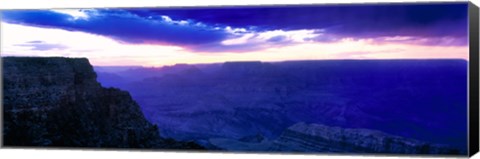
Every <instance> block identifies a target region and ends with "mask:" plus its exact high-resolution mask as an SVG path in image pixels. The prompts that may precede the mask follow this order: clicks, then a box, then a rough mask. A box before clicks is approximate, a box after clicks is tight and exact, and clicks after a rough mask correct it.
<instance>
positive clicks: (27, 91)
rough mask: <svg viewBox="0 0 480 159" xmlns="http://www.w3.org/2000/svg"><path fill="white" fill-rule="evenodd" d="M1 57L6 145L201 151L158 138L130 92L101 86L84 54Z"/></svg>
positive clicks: (155, 127) (155, 128)
mask: <svg viewBox="0 0 480 159" xmlns="http://www.w3.org/2000/svg"><path fill="white" fill-rule="evenodd" d="M2 60H3V87H4V88H3V111H4V112H3V113H4V117H3V139H4V140H3V141H4V145H5V146H61V147H64V146H66V147H107V148H181V149H183V148H185V149H201V147H200V146H198V145H197V144H195V143H187V142H176V141H174V140H169V139H163V138H161V137H160V136H159V133H158V128H157V126H156V125H153V124H151V123H149V122H148V121H147V120H146V119H145V117H144V115H143V114H142V112H141V110H140V107H139V106H138V105H137V103H136V102H135V101H134V100H133V99H132V98H131V96H130V94H129V93H128V92H126V91H122V90H119V89H116V88H103V87H101V86H100V84H99V83H98V82H97V81H96V74H95V72H94V71H93V68H92V66H91V65H90V64H89V62H88V60H87V59H86V58H82V59H73V58H51V57H50V58H28V57H5V58H2Z"/></svg>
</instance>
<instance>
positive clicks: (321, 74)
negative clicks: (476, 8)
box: [0, 3, 469, 155]
mask: <svg viewBox="0 0 480 159" xmlns="http://www.w3.org/2000/svg"><path fill="white" fill-rule="evenodd" d="M0 13H1V38H2V39H1V44H2V45H1V56H2V71H3V72H2V80H3V90H2V92H3V97H2V104H3V105H2V110H3V116H2V120H3V123H2V124H3V125H2V134H3V136H2V137H3V146H8V147H17V146H19V147H46V148H49V147H56V148H58V147H60V148H128V149H141V150H189V151H207V152H216V151H221V152H268V153H340V154H341V153H354V154H435V155H465V154H467V151H468V142H467V140H468V137H467V121H468V119H467V96H468V91H467V87H468V83H467V77H468V72H467V71H468V64H469V49H468V47H469V45H468V3H426V4H420V3H418V4H415V3H413V4H348V5H347V4H344V5H290V6H281V5H277V6H222V7H176V8H168V7H165V8H96V9H46V10H38V9H36V10H3V11H1V12H0Z"/></svg>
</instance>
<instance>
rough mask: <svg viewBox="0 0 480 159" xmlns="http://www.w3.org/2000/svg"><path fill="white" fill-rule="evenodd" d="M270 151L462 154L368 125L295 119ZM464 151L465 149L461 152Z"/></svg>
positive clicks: (443, 146) (445, 147) (274, 142)
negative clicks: (347, 125) (331, 124)
mask: <svg viewBox="0 0 480 159" xmlns="http://www.w3.org/2000/svg"><path fill="white" fill-rule="evenodd" d="M269 150H270V151H281V152H315V153H318V152H336V153H388V154H392V153H393V154H461V153H462V152H460V151H459V150H456V149H453V148H450V147H448V146H445V145H436V144H429V143H426V142H421V141H417V140H413V139H407V138H403V137H399V136H393V135H390V134H386V133H383V132H380V131H374V130H368V129H348V128H347V129H345V128H340V127H329V126H325V125H320V124H305V123H297V124H295V125H293V126H291V127H289V128H288V129H287V130H286V131H284V132H283V134H282V135H281V136H280V137H279V138H278V139H277V140H275V141H273V144H272V145H271V147H270V149H269ZM463 153H464V152H463Z"/></svg>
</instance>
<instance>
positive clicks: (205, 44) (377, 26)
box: [2, 2, 468, 52]
mask: <svg viewBox="0 0 480 159" xmlns="http://www.w3.org/2000/svg"><path fill="white" fill-rule="evenodd" d="M85 13H86V14H87V15H89V16H88V18H75V17H72V16H70V15H68V14H62V13H58V12H53V11H49V10H11V11H2V17H3V18H2V21H5V22H8V23H15V24H21V25H29V26H37V27H44V28H59V29H64V30H69V31H81V32H87V33H92V34H97V35H102V36H106V37H110V38H113V39H115V40H117V41H119V42H123V43H132V44H145V43H149V44H166V45H175V46H181V47H184V48H186V49H190V50H192V51H200V52H221V51H234V52H242V51H251V50H255V49H262V48H265V45H263V44H262V43H267V44H272V43H282V44H287V43H288V42H289V39H288V37H285V36H275V37H271V38H269V39H267V40H266V41H256V42H257V43H246V44H240V45H231V46H227V45H224V44H222V41H224V40H227V39H231V38H238V37H241V36H243V35H244V34H246V33H254V34H256V33H260V32H263V31H271V30H282V31H289V30H300V29H312V30H321V34H320V32H317V34H318V36H317V37H315V38H309V39H306V40H312V41H316V42H332V41H333V42H334V41H337V40H339V39H341V38H345V37H351V38H374V39H375V38H377V39H378V38H380V39H381V37H389V36H412V37H416V38H433V39H442V38H443V37H448V38H453V39H454V40H453V41H455V45H466V44H467V42H466V40H467V38H466V37H467V34H468V32H467V3H463V2H462V3H430V4H371V5H358V4H357V5H319V6H316V5H310V6H257V7H249V6H244V7H210V8H199V7H197V8H157V9H147V8H137V9H100V10H89V11H85ZM227 27H231V28H241V29H245V30H246V31H244V32H232V31H231V30H230V31H229V30H227V29H226V28H227ZM427 41H428V40H427ZM431 41H432V43H431V45H434V44H436V43H435V40H431ZM441 44H442V45H446V43H441Z"/></svg>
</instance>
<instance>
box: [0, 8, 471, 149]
mask: <svg viewBox="0 0 480 159" xmlns="http://www.w3.org/2000/svg"><path fill="white" fill-rule="evenodd" d="M451 1H460V2H464V1H465V0H450V2H451ZM378 2H382V3H398V2H446V1H445V0H427V1H426V0H336V1H328V0H283V1H279V0H241V1H226V0H202V1H195V0H168V1H153V0H76V1H74V0H0V9H46V8H48V9H51V8H99V7H100V8H101V7H156V6H158V7H161V6H222V5H265V4H345V3H378ZM472 2H474V3H475V4H477V5H478V4H480V3H479V0H472ZM0 156H1V158H49V159H55V158H62V159H63V158H71V159H77V158H78V159H84V158H115V159H125V158H142V159H143V158H155V159H158V158H165V159H171V158H208V159H224V158H233V159H244V158H252V159H264V158H275V159H287V158H295V159H297V158H298V159H312V158H333V159H346V158H412V159H413V158H419V159H426V158H433V157H396V156H389V157H385V156H379V157H376V156H357V155H356V156H343V155H342V156H340V155H333V156H332V155H273V154H233V153H191V152H189V153H180V152H139V151H92V150H45V149H40V150H38V149H35V150H34V149H26V150H25V149H4V148H2V149H0ZM473 158H477V159H480V155H478V154H477V155H476V156H474V157H473Z"/></svg>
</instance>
